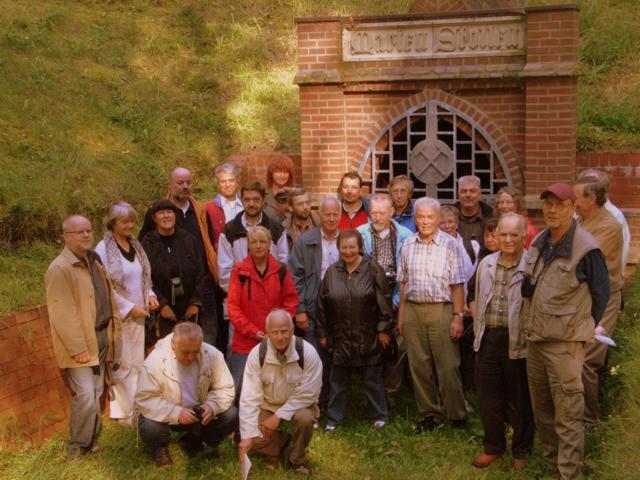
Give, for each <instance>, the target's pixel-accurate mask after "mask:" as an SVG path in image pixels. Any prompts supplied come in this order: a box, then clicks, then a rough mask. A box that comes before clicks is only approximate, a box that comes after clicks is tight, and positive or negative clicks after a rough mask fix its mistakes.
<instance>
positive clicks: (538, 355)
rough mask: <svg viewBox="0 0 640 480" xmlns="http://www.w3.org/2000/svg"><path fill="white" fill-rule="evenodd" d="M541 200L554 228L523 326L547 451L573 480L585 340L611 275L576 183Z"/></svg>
mask: <svg viewBox="0 0 640 480" xmlns="http://www.w3.org/2000/svg"><path fill="white" fill-rule="evenodd" d="M540 198H541V199H542V201H543V203H542V214H543V216H544V220H545V223H546V224H547V228H546V229H545V230H543V231H542V232H541V233H540V234H539V235H538V236H537V237H536V238H535V239H534V241H533V242H532V243H531V245H530V247H529V251H528V254H527V258H526V262H525V264H524V275H525V278H524V280H523V282H522V298H523V299H524V303H523V316H522V326H523V328H524V332H525V335H526V338H527V374H528V376H529V390H530V393H531V404H532V405H533V414H534V418H535V423H536V428H537V429H538V432H539V435H540V441H541V443H542V449H543V454H544V455H545V457H547V458H551V459H556V458H557V465H558V470H559V473H560V476H561V478H563V479H568V478H576V477H580V476H581V475H582V466H583V461H584V425H583V417H584V391H583V386H582V366H583V362H584V354H585V343H586V342H592V341H593V337H594V322H595V324H598V322H600V319H601V318H602V313H603V312H604V309H605V307H606V305H607V302H608V301H609V275H608V273H607V267H606V265H605V261H604V257H603V255H602V252H601V251H600V249H599V248H598V243H597V241H596V239H595V238H593V236H592V235H591V234H590V233H588V232H586V231H585V230H584V229H582V228H581V227H580V226H578V224H577V223H576V221H575V220H574V218H573V215H574V211H575V201H576V196H575V192H574V191H573V187H572V186H571V185H568V184H566V183H554V184H552V185H550V186H549V188H547V189H546V190H545V191H544V192H542V194H541V195H540Z"/></svg>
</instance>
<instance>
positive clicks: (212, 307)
mask: <svg viewBox="0 0 640 480" xmlns="http://www.w3.org/2000/svg"><path fill="white" fill-rule="evenodd" d="M198 323H199V324H200V326H201V327H202V333H203V334H204V341H205V342H206V343H208V344H209V345H213V346H214V347H215V346H216V341H217V338H218V334H219V332H218V305H217V302H216V284H215V282H214V281H213V278H211V276H210V275H207V277H206V279H205V280H204V281H203V282H202V308H201V309H200V313H199V315H198ZM223 352H224V350H223Z"/></svg>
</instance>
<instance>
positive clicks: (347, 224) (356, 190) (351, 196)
mask: <svg viewBox="0 0 640 480" xmlns="http://www.w3.org/2000/svg"><path fill="white" fill-rule="evenodd" d="M338 191H339V192H340V196H341V197H342V215H341V217H340V226H339V227H338V229H339V230H355V229H356V228H358V227H359V226H360V225H364V224H365V223H367V222H368V221H369V205H368V203H367V201H366V199H363V198H362V177H361V176H360V175H359V174H358V172H347V173H345V174H344V175H343V176H342V178H341V179H340V186H339V187H338Z"/></svg>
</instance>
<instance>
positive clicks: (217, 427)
mask: <svg viewBox="0 0 640 480" xmlns="http://www.w3.org/2000/svg"><path fill="white" fill-rule="evenodd" d="M237 427H238V409H237V408H236V407H229V409H228V410H227V411H225V412H223V413H220V414H219V415H218V416H217V417H215V418H214V419H213V420H211V421H210V422H209V423H208V424H206V425H202V424H200V423H195V424H192V425H169V424H168V423H162V422H156V421H155V420H150V419H148V418H146V417H144V416H143V415H140V417H138V430H139V432H140V438H141V439H142V441H143V442H144V444H145V445H146V446H147V448H148V449H149V450H150V452H151V453H155V452H156V451H157V450H158V449H160V448H162V447H166V446H167V445H169V440H170V438H171V431H174V432H187V434H186V435H185V436H184V437H183V438H184V441H185V442H186V443H187V444H189V445H190V446H200V445H202V442H205V443H206V444H207V445H209V446H210V447H213V448H215V447H216V446H217V445H218V444H219V443H220V442H221V441H222V440H224V439H225V437H227V436H228V435H229V434H230V433H231V432H233V431H235V430H236V428H237Z"/></svg>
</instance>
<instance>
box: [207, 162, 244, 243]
mask: <svg viewBox="0 0 640 480" xmlns="http://www.w3.org/2000/svg"><path fill="white" fill-rule="evenodd" d="M213 174H214V176H215V180H216V187H218V194H217V195H216V196H215V197H214V199H213V200H211V201H210V202H208V203H207V204H206V205H205V208H206V210H207V215H208V216H209V223H210V225H211V231H212V237H213V238H212V239H211V240H213V246H214V247H215V249H216V251H217V250H218V241H219V239H220V234H221V233H222V229H223V228H224V226H225V225H226V224H227V223H228V222H230V221H231V220H233V219H234V218H235V217H236V215H238V214H239V213H240V212H242V210H244V207H243V206H242V202H241V201H240V197H239V196H238V190H239V188H240V184H239V182H238V177H239V176H240V171H239V169H238V167H236V166H235V165H234V164H233V163H230V162H225V163H222V164H220V165H218V166H217V167H216V168H215V170H214V171H213Z"/></svg>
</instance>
